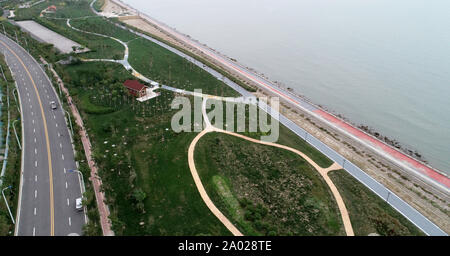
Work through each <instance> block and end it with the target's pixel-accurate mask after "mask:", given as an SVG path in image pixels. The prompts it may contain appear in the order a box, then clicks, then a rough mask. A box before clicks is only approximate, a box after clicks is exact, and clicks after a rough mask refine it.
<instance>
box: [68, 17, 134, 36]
mask: <svg viewBox="0 0 450 256" xmlns="http://www.w3.org/2000/svg"><path fill="white" fill-rule="evenodd" d="M71 24H72V26H74V27H75V28H78V29H81V30H84V31H89V32H94V33H99V34H102V35H107V36H111V37H114V38H117V39H119V40H122V41H123V42H128V41H131V40H133V39H135V38H137V36H136V35H134V34H133V33H130V32H128V31H126V30H124V29H121V28H118V27H117V26H115V25H114V24H112V23H111V22H108V21H107V20H105V19H104V18H102V17H94V18H85V19H77V20H72V21H71Z"/></svg>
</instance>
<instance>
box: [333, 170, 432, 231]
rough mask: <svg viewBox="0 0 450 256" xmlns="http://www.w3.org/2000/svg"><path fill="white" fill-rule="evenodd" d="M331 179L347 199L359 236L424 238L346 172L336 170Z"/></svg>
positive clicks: (345, 199) (355, 229) (411, 225)
mask: <svg viewBox="0 0 450 256" xmlns="http://www.w3.org/2000/svg"><path fill="white" fill-rule="evenodd" d="M329 176H330V178H331V179H332V180H333V182H334V184H335V185H336V187H337V188H338V190H339V192H340V193H341V196H342V198H343V199H344V202H345V205H346V206H347V209H348V211H349V215H350V220H351V222H352V226H353V230H354V232H355V235H359V236H366V235H368V234H371V233H377V234H379V235H382V236H417V235H424V234H423V233H422V231H420V230H419V229H418V228H417V227H416V226H414V225H413V224H412V223H411V222H409V221H408V220H407V219H406V218H405V217H403V216H402V215H401V214H400V213H399V212H397V211H396V210H395V209H394V208H392V207H391V206H390V205H388V204H387V203H386V202H385V201H384V200H382V199H381V198H379V197H378V196H377V195H375V194H374V193H373V192H372V191H370V190H369V189H368V188H366V187H365V186H364V185H363V184H361V183H359V182H358V181H357V180H356V179H355V178H353V177H352V176H351V175H350V174H349V173H347V172H346V171H344V170H339V171H332V172H330V173H329Z"/></svg>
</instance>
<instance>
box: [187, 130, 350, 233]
mask: <svg viewBox="0 0 450 256" xmlns="http://www.w3.org/2000/svg"><path fill="white" fill-rule="evenodd" d="M195 160H196V166H197V170H198V171H199V173H200V175H201V178H202V181H203V183H204V186H205V188H206V189H207V191H208V194H209V196H210V197H211V198H212V199H213V200H214V202H215V203H216V204H217V205H218V207H219V208H220V209H221V210H222V211H223V212H224V213H225V214H226V215H227V216H229V217H230V219H231V220H232V221H233V222H235V223H236V224H237V225H238V227H239V228H241V230H242V232H243V233H244V234H246V235H343V234H344V233H343V226H342V222H341V219H340V214H339V212H338V209H337V205H336V203H335V201H334V199H333V196H332V194H331V192H330V191H329V189H328V186H327V185H326V183H325V182H324V181H323V180H322V178H321V176H320V174H319V173H318V172H317V171H316V170H315V169H314V168H313V167H312V166H310V165H309V164H308V163H307V162H306V161H305V160H304V159H302V158H300V157H299V156H298V155H296V154H293V153H292V152H289V151H285V150H282V149H278V148H273V147H269V146H264V145H258V144H254V143H251V142H247V141H243V140H241V139H239V138H235V137H232V136H229V135H224V134H220V133H211V134H207V135H205V137H203V138H202V139H201V140H200V141H199V144H198V146H197V149H196V153H195ZM237 202H238V203H237Z"/></svg>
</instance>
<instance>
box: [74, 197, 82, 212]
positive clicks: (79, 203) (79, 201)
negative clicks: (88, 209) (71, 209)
mask: <svg viewBox="0 0 450 256" xmlns="http://www.w3.org/2000/svg"><path fill="white" fill-rule="evenodd" d="M75 209H77V211H79V212H81V211H83V198H81V197H79V198H77V199H75Z"/></svg>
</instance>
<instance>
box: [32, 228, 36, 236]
mask: <svg viewBox="0 0 450 256" xmlns="http://www.w3.org/2000/svg"><path fill="white" fill-rule="evenodd" d="M33 236H36V227H33Z"/></svg>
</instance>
